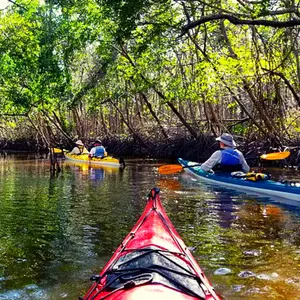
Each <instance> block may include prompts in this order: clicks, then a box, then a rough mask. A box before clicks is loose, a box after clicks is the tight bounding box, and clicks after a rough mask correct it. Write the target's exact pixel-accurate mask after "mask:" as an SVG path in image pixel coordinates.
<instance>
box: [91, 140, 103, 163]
mask: <svg viewBox="0 0 300 300" xmlns="http://www.w3.org/2000/svg"><path fill="white" fill-rule="evenodd" d="M105 156H107V152H106V150H105V148H104V147H103V146H102V142H101V140H99V139H96V140H95V141H94V143H93V148H92V149H91V151H90V153H89V158H90V159H91V158H92V157H100V158H103V157H105Z"/></svg>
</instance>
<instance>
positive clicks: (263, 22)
mask: <svg viewBox="0 0 300 300" xmlns="http://www.w3.org/2000/svg"><path fill="white" fill-rule="evenodd" d="M216 20H228V21H229V22H230V23H232V24H235V25H253V26H269V27H275V28H285V27H294V26H299V25H300V19H293V20H288V21H274V20H245V19H240V18H237V17H235V16H233V15H230V14H223V13H220V14H214V15H209V16H205V17H202V18H201V19H199V20H196V21H194V22H191V23H189V24H186V25H184V26H183V27H182V35H183V34H186V33H187V31H188V30H190V29H193V28H195V27H197V26H199V25H202V24H205V23H208V22H211V21H216Z"/></svg>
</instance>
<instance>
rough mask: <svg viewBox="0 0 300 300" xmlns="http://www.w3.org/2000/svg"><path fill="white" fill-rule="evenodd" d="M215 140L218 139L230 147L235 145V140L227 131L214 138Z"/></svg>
mask: <svg viewBox="0 0 300 300" xmlns="http://www.w3.org/2000/svg"><path fill="white" fill-rule="evenodd" d="M216 141H219V142H221V143H223V144H225V145H226V146H228V147H231V148H235V147H236V142H235V141H234V140H233V137H232V135H231V134H229V133H223V134H222V135H221V136H219V137H217V138H216Z"/></svg>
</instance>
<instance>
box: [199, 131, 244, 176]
mask: <svg viewBox="0 0 300 300" xmlns="http://www.w3.org/2000/svg"><path fill="white" fill-rule="evenodd" d="M216 140H217V141H219V143H220V148H221V149H220V150H217V151H215V152H214V153H213V154H212V155H211V157H210V158H209V159H208V160H206V161H205V162H204V163H203V164H202V165H201V169H202V170H203V171H205V172H208V171H210V170H214V171H222V172H235V171H243V172H245V173H247V172H249V171H250V167H249V166H248V164H247V162H246V160H245V158H244V155H243V153H242V152H241V151H239V150H237V149H236V143H235V141H234V139H233V137H232V135H231V134H229V133H223V134H222V135H221V136H219V137H217V138H216Z"/></svg>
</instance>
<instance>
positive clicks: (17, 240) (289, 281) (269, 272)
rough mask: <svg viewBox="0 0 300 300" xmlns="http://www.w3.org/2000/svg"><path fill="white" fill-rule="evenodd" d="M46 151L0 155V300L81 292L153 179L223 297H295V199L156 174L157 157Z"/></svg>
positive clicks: (299, 241) (299, 249)
mask: <svg viewBox="0 0 300 300" xmlns="http://www.w3.org/2000/svg"><path fill="white" fill-rule="evenodd" d="M62 167H63V168H62V172H61V173H60V174H59V175H58V177H56V178H50V173H49V162H48V160H43V159H38V160H36V159H30V160H28V159H27V160H25V161H22V160H19V159H17V160H11V159H9V158H5V161H2V162H1V163H0V180H1V181H0V299H1V300H3V299H9V300H14V299H61V298H64V299H78V296H80V295H82V294H83V293H84V292H85V291H86V290H87V289H88V287H89V286H90V282H89V277H90V275H92V274H93V273H97V272H98V271H99V270H100V269H101V267H102V266H103V265H104V264H105V263H106V262H107V260H108V259H109V257H110V256H111V255H112V252H113V251H114V250H115V249H116V248H117V246H118V245H119V243H120V242H121V241H122V240H123V238H124V237H125V235H126V234H127V233H128V232H129V230H130V229H131V228H132V226H133V225H134V224H135V222H136V220H137V218H138V217H139V216H140V213H141V212H142V210H143V209H144V206H145V203H146V199H147V194H148V192H149V190H150V189H151V188H152V187H154V186H159V187H160V188H161V189H162V191H161V198H162V202H163V205H164V206H165V209H166V211H167V213H168V216H169V217H170V219H171V221H172V223H173V224H174V226H175V227H176V229H177V230H178V231H179V233H180V235H181V236H182V238H183V239H184V241H185V243H186V244H187V246H190V247H192V248H193V249H194V256H195V258H196V259H197V260H198V261H199V263H200V265H201V266H202V267H203V269H204V271H205V273H206V274H207V276H208V277H209V278H210V280H211V281H212V283H213V284H214V286H215V287H216V289H217V290H218V291H219V292H220V293H221V294H222V295H224V296H225V297H227V298H228V299H253V298H255V299H264V298H270V299H281V298H290V299H297V297H298V294H299V291H300V274H299V263H300V233H299V225H300V203H299V204H298V206H297V205H296V206H295V205H294V206H291V205H289V204H286V203H280V202H278V201H273V200H270V199H268V198H260V197H254V196H249V195H247V194H245V193H240V192H236V191H235V192H234V191H230V190H226V189H222V188H219V187H216V186H209V185H206V184H201V183H199V182H194V181H192V180H191V177H190V176H189V175H187V176H188V177H185V175H184V174H177V175H176V176H168V177H167V176H166V177H162V176H159V174H157V172H156V170H157V168H156V167H157V163H156V162H155V161H145V160H140V161H134V160H132V161H129V162H128V163H127V166H126V168H125V170H123V171H121V170H119V169H118V168H117V169H110V168H103V167H99V168H97V167H96V168H95V167H94V166H92V167H90V166H89V165H88V164H84V165H76V164H74V163H72V164H68V163H66V162H64V163H63V165H62Z"/></svg>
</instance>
